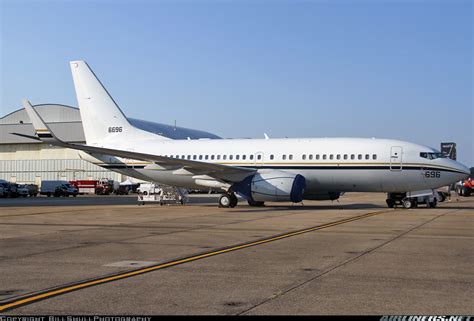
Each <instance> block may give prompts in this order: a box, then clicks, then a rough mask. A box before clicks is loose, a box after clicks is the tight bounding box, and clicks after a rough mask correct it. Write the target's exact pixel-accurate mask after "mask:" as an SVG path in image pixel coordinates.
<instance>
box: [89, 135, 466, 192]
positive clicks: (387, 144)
mask: <svg viewBox="0 0 474 321" xmlns="http://www.w3.org/2000/svg"><path fill="white" fill-rule="evenodd" d="M108 145H109V144H107V143H104V145H103V146H102V147H113V148H119V149H127V150H133V151H136V152H147V153H153V154H156V155H162V156H168V157H172V158H179V159H187V160H195V161H200V162H209V163H217V164H224V165H228V166H237V167H249V168H255V169H257V170H258V172H265V171H275V170H277V171H282V172H290V173H294V174H300V175H302V176H304V177H305V179H306V187H305V192H304V198H305V199H324V198H327V194H328V193H338V192H407V191H416V190H425V189H434V188H437V187H440V186H444V185H448V184H451V183H452V182H455V181H457V180H459V179H461V178H463V177H465V176H466V173H467V171H468V169H467V168H466V167H465V166H463V165H461V164H460V163H458V162H455V161H453V160H450V159H448V158H441V157H431V156H430V155H436V153H437V152H436V151H435V150H434V149H432V148H430V147H427V146H423V145H417V144H413V143H409V142H404V141H399V140H389V139H371V138H300V139H216V140H149V141H136V142H126V145H124V144H120V143H119V142H117V141H115V142H114V143H113V146H108ZM86 157H87V156H86ZM432 158H433V159H432ZM86 159H87V158H86ZM88 160H90V161H92V162H94V163H95V164H97V165H99V166H102V167H105V168H108V169H111V170H114V171H117V172H120V173H122V174H124V175H127V176H131V177H136V178H139V179H144V180H147V181H154V182H159V183H162V184H167V185H173V186H181V187H187V188H202V187H203V186H202V185H199V184H197V183H196V181H197V180H196V177H198V176H199V175H196V173H193V174H189V175H183V174H177V172H176V170H177V169H175V168H169V167H162V166H159V165H156V164H154V163H148V162H143V161H133V160H127V159H123V158H117V157H100V159H99V160H98V159H95V160H91V159H88Z"/></svg>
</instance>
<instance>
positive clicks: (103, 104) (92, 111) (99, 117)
mask: <svg viewBox="0 0 474 321" xmlns="http://www.w3.org/2000/svg"><path fill="white" fill-rule="evenodd" d="M70 66H71V72H72V77H73V80H74V87H75V89H76V96H77V102H78V104H79V111H80V113H81V118H82V125H83V127H84V134H85V137H86V142H87V144H89V145H90V144H92V145H94V144H103V143H113V142H117V141H122V140H123V139H124V138H127V140H141V139H149V138H153V139H168V138H166V137H163V136H160V135H156V134H153V133H150V132H147V131H144V130H141V129H138V128H136V127H134V126H132V125H131V124H130V123H129V121H128V120H127V118H126V117H125V115H124V114H123V112H122V111H121V110H120V108H119V107H118V105H117V104H116V103H115V101H114V100H113V98H112V96H110V94H109V93H108V92H107V90H106V89H105V87H104V86H103V85H102V83H101V82H100V80H99V79H98V78H97V77H96V75H95V74H94V72H93V71H92V70H91V69H90V67H89V66H88V65H87V63H86V62H85V61H82V60H79V61H71V62H70Z"/></svg>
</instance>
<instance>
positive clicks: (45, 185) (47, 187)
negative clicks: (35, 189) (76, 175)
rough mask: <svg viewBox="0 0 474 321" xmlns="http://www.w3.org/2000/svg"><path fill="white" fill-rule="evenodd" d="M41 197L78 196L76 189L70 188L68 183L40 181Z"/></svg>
mask: <svg viewBox="0 0 474 321" xmlns="http://www.w3.org/2000/svg"><path fill="white" fill-rule="evenodd" d="M40 194H41V195H46V196H48V197H50V196H55V197H59V196H64V197H67V196H70V195H72V196H74V197H76V196H77V194H78V190H77V188H75V187H73V186H71V184H69V182H68V181H42V182H41V190H40Z"/></svg>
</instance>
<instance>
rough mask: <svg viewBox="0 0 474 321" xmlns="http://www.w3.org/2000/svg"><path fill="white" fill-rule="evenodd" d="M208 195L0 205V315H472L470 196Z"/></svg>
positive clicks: (473, 216)
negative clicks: (166, 200)
mask: <svg viewBox="0 0 474 321" xmlns="http://www.w3.org/2000/svg"><path fill="white" fill-rule="evenodd" d="M216 197H217V196H213V195H210V196H209V195H204V196H192V198H191V204H188V205H185V206H180V205H170V206H159V205H145V206H137V205H136V199H135V198H134V197H116V196H110V197H78V198H76V199H72V198H69V199H64V198H63V199H53V198H50V199H48V198H37V199H34V198H31V199H30V198H28V199H0V271H1V274H0V314H2V313H4V314H7V315H9V314H15V315H16V314H33V315H34V314H403V315H405V314H429V315H433V314H434V315H449V314H462V315H465V314H468V315H472V314H474V308H473V307H474V299H473V297H472V288H473V287H474V270H473V268H472V267H473V266H474V251H473V244H474V242H473V241H474V233H473V230H474V198H473V197H470V198H460V200H459V201H456V200H455V199H454V198H453V200H452V201H451V202H444V203H441V204H440V205H439V206H438V208H435V209H431V208H426V207H420V208H417V209H410V210H405V209H401V208H397V209H388V208H387V207H386V205H385V195H383V194H368V193H364V194H362V193H361V194H359V193H351V194H346V195H344V196H343V197H342V198H341V200H340V202H339V203H337V202H330V201H323V202H305V203H304V206H301V205H298V204H296V205H294V206H291V205H290V204H281V203H275V204H269V205H271V206H267V207H263V208H252V207H249V206H247V205H246V203H243V202H241V203H239V205H238V206H237V207H236V208H233V209H222V208H218V207H217V206H216V205H215V202H216ZM368 213H371V214H369V215H366V214H368ZM318 226H319V227H318ZM312 227H317V228H315V229H312V230H309V231H305V233H301V234H294V235H293V234H290V235H287V236H285V237H281V238H277V239H272V240H271V241H268V242H262V243H256V244H253V243H252V246H240V247H236V248H233V247H232V246H234V245H237V244H246V243H248V242H254V241H256V240H264V239H268V238H271V237H272V236H275V235H282V234H285V233H288V232H293V231H297V230H302V229H308V228H312ZM223 248H227V249H229V248H231V249H232V250H231V251H230V250H229V251H227V250H222V249H223ZM216 251H219V252H216ZM226 251H227V252H226ZM206 253H207V254H206ZM209 253H214V254H212V255H209ZM202 254H204V255H202ZM196 255H201V256H202V257H201V256H198V257H197V258H196V259H193V260H190V261H186V258H189V257H196ZM206 255H208V256H206ZM180 259H185V260H184V261H177V260H180ZM163 262H175V263H176V262H183V263H180V264H177V263H176V264H175V265H171V266H169V267H166V268H162V267H160V266H161V263H163ZM153 266H154V267H157V268H156V269H155V270H152V271H148V273H144V272H143V273H139V274H136V275H131V276H128V277H127V278H118V279H115V280H111V281H108V282H104V283H98V284H96V285H94V286H87V287H84V288H80V286H79V288H78V289H76V290H75V291H72V290H70V291H69V290H68V291H66V292H64V293H59V294H60V295H56V296H53V295H50V294H51V293H52V291H54V290H57V289H69V288H71V287H72V286H78V285H80V284H85V283H86V282H95V281H93V280H101V279H102V280H103V279H104V278H106V277H110V276H113V275H115V276H117V275H128V274H127V273H129V271H138V270H140V269H146V268H147V267H153ZM88 280H89V281H88ZM91 280H92V281H91ZM71 285H72V286H71ZM48 295H50V296H48ZM27 298H33V299H31V301H29V302H26V303H27V304H26V305H19V303H18V302H22V301H21V300H26V299H27ZM8 304H10V307H9V310H3V311H1V309H2V308H3V309H4V308H5V307H6V306H7V305H8ZM15 304H17V305H15Z"/></svg>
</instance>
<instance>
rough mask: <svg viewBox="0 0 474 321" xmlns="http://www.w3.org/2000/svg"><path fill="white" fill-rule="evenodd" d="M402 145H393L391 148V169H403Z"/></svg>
mask: <svg viewBox="0 0 474 321" xmlns="http://www.w3.org/2000/svg"><path fill="white" fill-rule="evenodd" d="M402 152H403V150H402V147H401V146H392V148H391V149H390V170H391V171H401V170H402V168H403V162H402Z"/></svg>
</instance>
